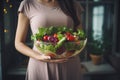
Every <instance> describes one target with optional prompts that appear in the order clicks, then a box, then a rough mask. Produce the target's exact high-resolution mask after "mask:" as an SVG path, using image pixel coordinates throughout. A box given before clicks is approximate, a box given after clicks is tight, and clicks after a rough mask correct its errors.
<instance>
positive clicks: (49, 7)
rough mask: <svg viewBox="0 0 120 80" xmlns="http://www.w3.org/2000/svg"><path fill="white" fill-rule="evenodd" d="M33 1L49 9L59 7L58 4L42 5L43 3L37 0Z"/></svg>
mask: <svg viewBox="0 0 120 80" xmlns="http://www.w3.org/2000/svg"><path fill="white" fill-rule="evenodd" d="M35 2H36V3H37V4H38V5H39V6H40V5H41V6H43V7H45V8H48V9H51V10H54V9H60V7H59V6H47V5H44V4H42V3H40V2H39V1H38V0H35Z"/></svg>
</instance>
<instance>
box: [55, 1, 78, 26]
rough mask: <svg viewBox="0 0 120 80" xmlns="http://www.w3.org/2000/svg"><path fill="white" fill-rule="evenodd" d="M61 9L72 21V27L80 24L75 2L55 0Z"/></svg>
mask: <svg viewBox="0 0 120 80" xmlns="http://www.w3.org/2000/svg"><path fill="white" fill-rule="evenodd" d="M57 1H58V4H59V6H60V8H61V10H62V11H63V12H64V13H65V14H66V15H68V16H70V17H71V18H72V19H73V21H74V27H76V26H78V25H79V24H80V20H79V19H78V17H77V11H76V8H75V4H74V3H75V2H74V1H73V0H57Z"/></svg>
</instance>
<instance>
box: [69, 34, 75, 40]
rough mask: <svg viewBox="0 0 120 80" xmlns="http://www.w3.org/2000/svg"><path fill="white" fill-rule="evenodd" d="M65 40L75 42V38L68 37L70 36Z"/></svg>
mask: <svg viewBox="0 0 120 80" xmlns="http://www.w3.org/2000/svg"><path fill="white" fill-rule="evenodd" d="M67 40H68V41H74V40H75V37H74V36H72V35H70V36H67Z"/></svg>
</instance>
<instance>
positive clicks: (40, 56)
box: [35, 54, 51, 60]
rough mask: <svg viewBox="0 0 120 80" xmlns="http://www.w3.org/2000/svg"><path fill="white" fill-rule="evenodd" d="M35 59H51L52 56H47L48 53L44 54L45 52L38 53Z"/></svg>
mask: <svg viewBox="0 0 120 80" xmlns="http://www.w3.org/2000/svg"><path fill="white" fill-rule="evenodd" d="M35 59H37V60H49V59H51V57H50V56H46V55H44V54H38V55H37V56H36V57H35Z"/></svg>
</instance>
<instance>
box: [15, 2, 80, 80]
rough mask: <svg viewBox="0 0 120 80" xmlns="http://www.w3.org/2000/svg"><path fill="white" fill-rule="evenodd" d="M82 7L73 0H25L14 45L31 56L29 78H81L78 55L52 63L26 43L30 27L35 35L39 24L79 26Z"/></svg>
mask: <svg viewBox="0 0 120 80" xmlns="http://www.w3.org/2000/svg"><path fill="white" fill-rule="evenodd" d="M81 11H82V8H81V7H80V5H79V4H78V3H76V2H75V1H73V0H23V1H22V2H21V4H20V7H19V9H18V12H19V14H18V25H17V31H16V37H15V47H16V49H17V50H18V51H19V52H21V53H22V54H24V55H26V56H28V57H30V59H29V63H28V68H27V74H26V80H81V79H80V78H81V70H80V60H79V56H76V57H74V58H71V59H67V60H66V59H61V60H56V61H52V62H43V61H42V60H46V59H51V57H50V56H45V55H41V54H40V53H39V52H38V51H37V49H36V47H35V46H33V49H31V48H29V47H28V46H27V45H26V44H25V40H26V35H27V32H28V28H29V25H30V28H31V30H32V33H33V34H35V33H36V32H37V30H38V28H39V27H41V26H44V27H49V26H61V25H66V26H68V27H72V26H74V27H73V29H77V28H78V27H80V25H81V24H80V14H81Z"/></svg>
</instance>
